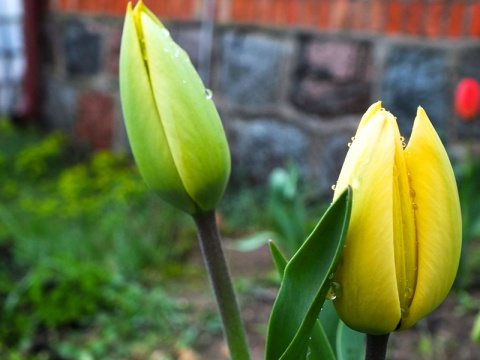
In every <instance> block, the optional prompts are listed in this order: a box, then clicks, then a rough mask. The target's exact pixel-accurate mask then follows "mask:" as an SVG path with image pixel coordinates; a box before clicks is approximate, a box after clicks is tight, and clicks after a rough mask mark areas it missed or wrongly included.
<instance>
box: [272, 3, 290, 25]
mask: <svg viewBox="0 0 480 360" xmlns="http://www.w3.org/2000/svg"><path fill="white" fill-rule="evenodd" d="M287 5H288V4H287V3H286V1H285V0H273V21H274V22H275V23H277V24H284V23H285V22H286V21H287V16H286V15H287V12H288V7H287Z"/></svg>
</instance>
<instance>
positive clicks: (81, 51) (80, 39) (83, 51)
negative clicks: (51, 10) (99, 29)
mask: <svg viewBox="0 0 480 360" xmlns="http://www.w3.org/2000/svg"><path fill="white" fill-rule="evenodd" d="M63 50H64V55H65V63H66V68H67V72H68V73H69V74H70V75H94V74H97V73H98V72H99V71H100V56H101V42H100V34H98V33H94V32H91V31H89V30H88V29H86V28H85V24H83V23H82V22H81V21H79V20H76V19H72V20H68V21H67V22H66V23H65V25H64V38H63Z"/></svg>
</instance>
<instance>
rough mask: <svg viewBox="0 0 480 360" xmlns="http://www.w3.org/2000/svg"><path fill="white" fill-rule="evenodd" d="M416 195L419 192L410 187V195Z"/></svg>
mask: <svg viewBox="0 0 480 360" xmlns="http://www.w3.org/2000/svg"><path fill="white" fill-rule="evenodd" d="M415 196H417V193H416V192H415V190H413V189H410V197H411V198H412V199H414V198H415Z"/></svg>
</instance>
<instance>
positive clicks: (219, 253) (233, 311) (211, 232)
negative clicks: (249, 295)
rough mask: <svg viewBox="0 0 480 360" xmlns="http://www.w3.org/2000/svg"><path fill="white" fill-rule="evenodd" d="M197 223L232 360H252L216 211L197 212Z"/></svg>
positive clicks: (194, 217)
mask: <svg viewBox="0 0 480 360" xmlns="http://www.w3.org/2000/svg"><path fill="white" fill-rule="evenodd" d="M193 219H194V220H195V223H196V225H197V230H198V239H199V242H200V248H201V249H202V255H203V260H204V262H205V266H206V267H207V270H208V275H209V277H210V284H211V285H212V288H213V291H214V293H215V298H216V300H217V306H218V310H219V311H220V316H221V318H222V323H223V330H224V334H225V338H226V340H227V344H228V348H229V350H230V357H231V359H232V360H248V359H250V354H249V350H248V344H247V338H246V335H245V328H244V325H243V321H242V318H241V316H240V309H239V306H238V301H237V297H236V296H235V290H234V289H233V286H232V281H231V276H230V271H229V269H228V265H227V260H226V259H225V254H224V252H223V247H222V242H221V238H220V233H219V231H218V227H217V222H216V219H215V212H214V211H211V212H207V213H200V214H196V215H193Z"/></svg>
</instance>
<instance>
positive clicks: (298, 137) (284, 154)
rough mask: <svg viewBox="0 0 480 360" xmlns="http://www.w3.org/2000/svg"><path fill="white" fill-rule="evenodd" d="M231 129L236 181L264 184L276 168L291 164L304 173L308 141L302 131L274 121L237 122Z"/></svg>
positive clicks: (230, 140) (230, 136) (269, 119)
mask: <svg viewBox="0 0 480 360" xmlns="http://www.w3.org/2000/svg"><path fill="white" fill-rule="evenodd" d="M229 128H230V129H229V130H230V131H229V138H230V139H229V142H230V146H231V152H232V161H233V166H232V170H233V174H232V176H233V177H234V178H235V179H237V180H247V181H248V182H250V183H263V182H265V181H266V180H267V179H268V176H269V174H270V172H271V171H272V170H273V169H274V168H276V167H282V166H286V165H287V164H288V163H289V161H294V162H295V163H296V165H297V166H298V167H299V170H300V172H301V173H303V174H304V173H305V170H306V164H307V153H308V148H309V140H308V137H307V135H306V134H305V133H303V131H301V130H300V129H298V128H296V127H294V126H292V125H289V124H285V123H282V122H279V121H277V120H275V119H273V118H258V119H251V120H249V121H241V120H237V121H234V122H232V123H231V126H230V127H229Z"/></svg>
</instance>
